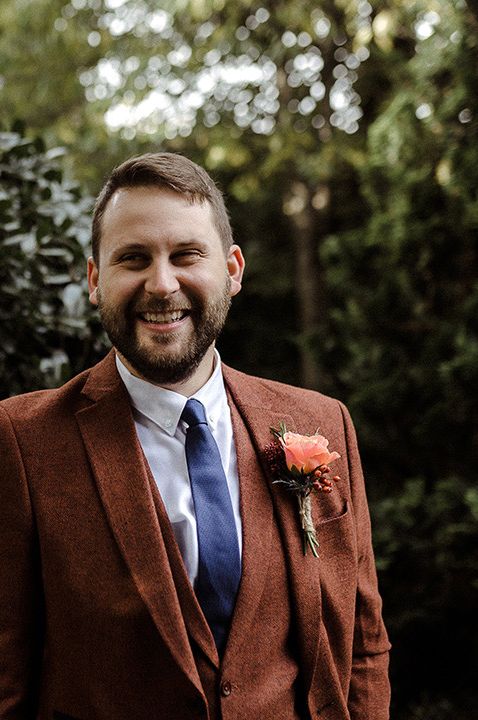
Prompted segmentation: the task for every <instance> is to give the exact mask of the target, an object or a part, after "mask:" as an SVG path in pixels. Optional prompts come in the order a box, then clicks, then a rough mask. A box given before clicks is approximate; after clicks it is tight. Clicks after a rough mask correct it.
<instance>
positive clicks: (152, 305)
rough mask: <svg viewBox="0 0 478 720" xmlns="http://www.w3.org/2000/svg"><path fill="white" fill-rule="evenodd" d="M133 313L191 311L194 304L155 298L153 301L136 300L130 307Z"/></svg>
mask: <svg viewBox="0 0 478 720" xmlns="http://www.w3.org/2000/svg"><path fill="white" fill-rule="evenodd" d="M128 309H129V311H130V312H131V313H136V314H137V313H174V312H178V311H180V310H187V311H188V312H191V311H192V310H194V306H193V305H191V303H190V302H186V301H184V302H171V301H170V300H154V301H151V302H141V303H138V302H134V303H131V305H130V307H129V308H128Z"/></svg>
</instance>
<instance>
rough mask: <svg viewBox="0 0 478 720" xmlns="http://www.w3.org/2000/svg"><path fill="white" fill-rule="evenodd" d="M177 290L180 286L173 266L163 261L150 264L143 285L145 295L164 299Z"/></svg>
mask: <svg viewBox="0 0 478 720" xmlns="http://www.w3.org/2000/svg"><path fill="white" fill-rule="evenodd" d="M179 288H180V284H179V281H178V278H177V277H176V272H175V268H174V266H172V265H171V264H170V263H168V262H165V261H156V262H153V263H151V265H150V266H149V268H148V274H147V277H146V280H145V283H144V289H145V290H146V292H147V293H149V294H150V295H156V296H158V297H163V298H164V297H168V295H172V294H173V293H175V292H176V291H177V290H179Z"/></svg>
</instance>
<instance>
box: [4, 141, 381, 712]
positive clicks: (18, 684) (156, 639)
mask: <svg viewBox="0 0 478 720" xmlns="http://www.w3.org/2000/svg"><path fill="white" fill-rule="evenodd" d="M243 270H244V259H243V256H242V253H241V250H240V248H239V247H238V246H237V245H235V244H233V243H232V237H231V229H230V226H229V222H228V218H227V213H226V210H225V207H224V203H223V200H222V197H221V195H220V193H219V191H218V190H217V188H216V187H215V185H214V183H213V182H212V180H211V179H210V178H209V176H208V175H207V174H206V173H205V171H204V170H202V169H201V168H199V167H198V166H196V165H195V164H194V163H192V162H190V161H189V160H187V159H186V158H183V157H181V156H178V155H174V154H168V153H160V154H151V155H145V156H142V157H139V158H133V159H131V160H128V161H127V162H125V163H124V164H123V165H121V166H120V167H118V168H117V169H116V170H114V171H113V173H112V175H111V177H110V178H109V179H108V181H107V183H106V185H105V186H104V188H103V190H102V191H101V193H100V196H99V198H98V200H97V204H96V208H95V214H94V220H93V258H90V260H89V262H88V283H89V290H90V300H91V302H92V303H93V304H94V305H97V306H98V308H99V311H100V314H101V319H102V322H103V324H104V327H105V329H106V331H107V333H108V335H109V337H110V339H111V342H112V345H113V350H112V351H111V352H110V354H109V355H108V356H107V357H106V358H105V359H104V360H103V361H102V362H100V363H99V364H98V365H96V366H95V367H93V368H91V369H90V370H87V371H86V372H84V373H82V374H81V375H79V376H78V377H76V378H74V379H73V380H71V381H70V382H68V383H67V384H66V385H64V386H63V387H61V388H59V389H58V390H48V391H43V392H36V393H31V394H28V395H23V396H19V397H16V398H11V399H9V400H6V401H4V402H2V403H1V404H0V453H1V457H2V481H1V498H0V552H1V554H2V561H1V570H0V572H1V575H0V717H1V718H2V720H13V719H15V720H20V719H22V720H26V719H32V720H33V718H39V719H40V720H47V719H48V720H50V719H54V718H56V719H62V718H63V719H65V718H67V719H68V718H70V719H75V718H76V719H81V720H151V719H152V718H157V719H158V720H159V719H160V718H161V719H163V718H164V719H165V720H166V719H167V720H186V719H188V718H191V719H194V720H196V718H197V719H204V720H206V719H208V718H209V719H210V720H218V719H219V718H222V719H223V720H229V719H230V720H241V719H242V720H253V719H255V718H257V719H258V720H272V719H273V718H274V720H280V719H284V720H298V719H300V720H305V719H306V718H320V719H321V720H346V719H348V718H352V719H353V720H385V719H386V718H388V703H389V685H388V680H387V663H388V651H389V643H388V640H387V636H386V633H385V630H384V627H383V623H382V620H381V614H380V613H381V604H380V598H379V595H378V591H377V585H376V576H375V570H374V563H373V554H372V549H371V540H370V523H369V516H368V511H367V504H366V498H365V490H364V484H363V478H362V474H361V469H360V460H359V456H358V451H357V445H356V440H355V435H354V431H353V427H352V424H351V421H350V419H349V416H348V414H347V411H346V410H345V408H344V407H343V406H342V405H341V404H340V403H339V402H337V401H335V400H332V399H330V398H327V397H324V396H322V395H320V394H319V393H315V392H311V391H308V390H301V389H298V388H293V387H290V386H287V385H283V384H280V383H276V382H271V381H267V380H262V379H259V378H254V377H249V376H245V375H243V374H242V373H240V372H237V371H235V370H232V369H231V368H228V367H225V366H222V365H221V363H220V360H219V356H218V354H217V351H216V350H215V341H216V338H217V336H218V335H219V333H220V331H221V328H222V326H223V324H224V321H225V319H226V315H227V311H228V308H229V304H230V300H231V298H232V297H233V296H234V295H236V294H237V293H238V292H239V290H240V287H241V280H242V274H243ZM281 423H285V424H286V426H287V427H288V428H289V429H290V430H295V431H296V432H298V433H303V434H313V433H314V431H315V429H316V428H317V427H319V428H320V431H321V433H322V434H323V436H325V437H326V438H327V439H328V440H329V442H330V448H331V449H332V450H333V451H334V452H338V453H339V454H340V459H338V460H336V461H335V464H334V472H337V473H338V475H339V476H340V477H339V478H336V481H335V484H334V485H335V486H334V488H333V490H332V492H330V493H327V494H326V493H319V494H317V495H314V496H313V499H312V511H313V516H314V518H313V520H314V524H315V527H314V526H312V527H309V530H310V531H311V533H312V534H313V535H314V536H316V537H317V540H318V542H319V544H320V547H319V553H318V554H319V557H315V556H314V554H313V553H312V552H310V551H309V552H307V553H306V554H305V555H304V552H303V547H302V539H301V527H300V523H299V517H298V514H297V501H296V499H295V498H294V497H293V494H292V493H290V492H288V490H287V489H286V488H284V487H283V486H282V485H281V484H275V483H273V477H274V476H273V473H272V467H271V465H270V463H269V462H268V460H267V457H268V456H267V455H265V454H264V450H265V448H266V447H267V446H268V445H269V444H270V441H271V439H272V436H271V433H270V427H271V426H272V427H276V428H278V427H279V426H280V424H281ZM277 447H278V448H279V451H280V452H282V451H281V449H280V448H281V446H280V445H278V446H277ZM284 467H285V466H284ZM315 533H316V535H315Z"/></svg>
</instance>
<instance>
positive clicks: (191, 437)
mask: <svg viewBox="0 0 478 720" xmlns="http://www.w3.org/2000/svg"><path fill="white" fill-rule="evenodd" d="M181 419H182V420H184V421H185V422H186V423H187V424H188V425H189V427H188V430H187V434H186V460H187V464H188V471H189V479H190V481H191V490H192V495H193V501H194V508H195V512H196V522H197V533H198V543H199V573H198V578H197V582H196V586H195V592H196V597H197V599H198V601H199V604H200V605H201V608H202V610H203V613H204V615H205V617H206V620H207V621H208V623H209V627H210V628H211V631H212V634H213V635H214V640H215V641H216V646H217V649H218V652H219V655H221V654H222V653H223V651H224V648H225V646H226V641H227V636H228V633H229V626H230V623H231V618H232V613H233V611H234V604H235V601H236V595H237V590H238V587H239V582H240V579H241V559H240V555H239V545H238V541H237V532H236V525H235V522H234V513H233V510H232V503H231V497H230V495H229V489H228V487H227V481H226V476H225V474H224V470H223V467H222V462H221V456H220V455H219V450H218V447H217V445H216V442H215V440H214V438H213V436H212V434H211V431H210V429H209V426H208V424H207V420H206V416H205V413H204V406H203V405H202V403H200V402H199V400H194V399H191V400H188V401H187V403H186V406H185V408H184V410H183V413H182V415H181Z"/></svg>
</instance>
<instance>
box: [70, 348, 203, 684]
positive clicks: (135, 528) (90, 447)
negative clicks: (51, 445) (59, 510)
mask: <svg viewBox="0 0 478 720" xmlns="http://www.w3.org/2000/svg"><path fill="white" fill-rule="evenodd" d="M83 393H84V394H85V395H86V396H87V397H88V398H89V399H90V400H93V401H94V402H93V403H92V404H89V405H88V406H87V407H84V408H83V409H82V410H80V411H78V412H77V414H76V417H77V421H78V425H79V428H80V432H81V435H82V437H83V441H84V444H85V447H86V451H87V453H88V456H89V460H90V463H91V467H92V469H93V473H94V476H95V479H96V482H97V485H98V491H99V495H100V498H101V501H102V503H103V505H104V508H105V511H106V515H107V517H108V520H109V523H110V526H111V529H112V531H113V534H114V537H115V539H116V542H117V544H118V546H119V549H120V551H121V554H122V556H123V558H124V560H125V562H126V564H127V566H128V568H129V570H130V572H131V575H132V577H133V580H134V582H135V585H136V587H137V589H138V592H139V593H140V595H141V596H142V598H143V600H144V602H145V604H146V606H147V607H148V610H149V612H150V614H151V616H152V618H153V621H154V623H155V624H156V627H157V628H158V631H159V632H160V634H161V636H162V638H163V640H164V642H165V643H166V645H167V646H168V648H169V651H170V652H171V655H172V656H173V657H174V658H175V660H176V662H177V663H178V665H179V666H180V667H181V668H182V670H183V672H184V673H185V674H186V675H187V676H188V677H189V679H190V680H191V682H192V683H193V684H194V685H195V686H196V687H197V688H198V689H199V691H200V692H201V693H202V686H201V682H200V679H199V676H198V673H197V669H196V664H195V662H194V657H193V654H192V650H191V646H190V643H189V640H188V636H187V631H186V627H185V624H184V620H183V617H182V613H181V608H180V605H179V602H178V598H177V593H176V589H175V586H174V581H173V578H172V575H171V572H170V566H169V562H168V556H167V553H166V548H165V544H164V539H163V537H162V533H161V530H160V526H159V523H158V516H157V513H156V508H155V504H154V500H153V497H152V493H151V487H150V484H149V480H148V473H147V469H146V461H145V459H144V455H143V453H142V451H141V446H140V444H139V441H138V438H137V435H136V430H135V427H134V420H133V417H132V413H131V409H130V404H129V400H128V396H127V393H126V390H125V389H124V386H123V384H122V382H121V380H120V378H119V376H118V374H117V372H116V368H115V366H114V356H113V355H112V354H110V355H109V356H108V357H107V358H106V359H105V360H104V361H103V362H102V363H100V364H99V365H97V366H96V367H95V368H93V369H92V371H91V372H90V376H89V379H88V381H87V383H86V384H85V387H84V390H83Z"/></svg>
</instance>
